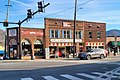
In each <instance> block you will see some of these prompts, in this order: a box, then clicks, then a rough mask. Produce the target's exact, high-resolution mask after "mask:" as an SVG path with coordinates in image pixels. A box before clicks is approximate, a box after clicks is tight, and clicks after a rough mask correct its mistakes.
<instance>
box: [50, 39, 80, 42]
mask: <svg viewBox="0 0 120 80" xmlns="http://www.w3.org/2000/svg"><path fill="white" fill-rule="evenodd" d="M50 41H51V42H73V39H50ZM75 42H82V39H75Z"/></svg>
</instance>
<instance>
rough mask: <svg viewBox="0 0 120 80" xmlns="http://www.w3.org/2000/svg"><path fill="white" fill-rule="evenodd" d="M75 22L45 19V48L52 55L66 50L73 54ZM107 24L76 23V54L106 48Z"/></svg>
mask: <svg viewBox="0 0 120 80" xmlns="http://www.w3.org/2000/svg"><path fill="white" fill-rule="evenodd" d="M73 24H74V21H73V20H65V19H53V18H45V41H46V42H45V47H46V48H49V51H50V54H55V53H56V51H62V50H65V51H66V53H69V54H70V53H72V49H73V48H72V47H73V28H74V25H73ZM105 41H106V24H105V23H99V22H88V21H76V27H75V44H76V45H75V47H76V50H75V52H80V51H85V50H87V49H91V48H105Z"/></svg>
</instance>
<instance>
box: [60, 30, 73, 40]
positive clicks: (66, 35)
mask: <svg viewBox="0 0 120 80" xmlns="http://www.w3.org/2000/svg"><path fill="white" fill-rule="evenodd" d="M62 38H69V39H70V38H72V32H71V30H62Z"/></svg>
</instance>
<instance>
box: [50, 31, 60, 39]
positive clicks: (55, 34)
mask: <svg viewBox="0 0 120 80" xmlns="http://www.w3.org/2000/svg"><path fill="white" fill-rule="evenodd" d="M50 38H60V30H50Z"/></svg>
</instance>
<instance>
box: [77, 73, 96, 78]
mask: <svg viewBox="0 0 120 80" xmlns="http://www.w3.org/2000/svg"><path fill="white" fill-rule="evenodd" d="M76 74H77V75H80V76H84V77H88V78H91V79H96V78H97V77H96V76H93V75H89V74H85V73H76Z"/></svg>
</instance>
